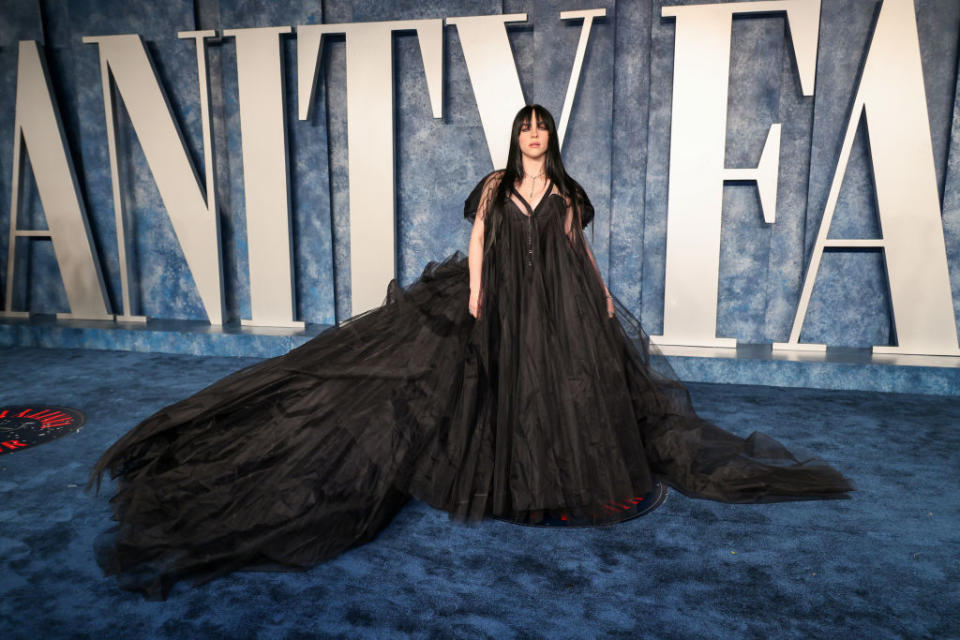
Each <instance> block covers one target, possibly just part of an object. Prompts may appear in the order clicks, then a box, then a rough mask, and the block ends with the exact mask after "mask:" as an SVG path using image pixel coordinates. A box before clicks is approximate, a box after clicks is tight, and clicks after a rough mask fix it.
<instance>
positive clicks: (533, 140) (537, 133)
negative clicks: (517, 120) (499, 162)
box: [517, 111, 550, 160]
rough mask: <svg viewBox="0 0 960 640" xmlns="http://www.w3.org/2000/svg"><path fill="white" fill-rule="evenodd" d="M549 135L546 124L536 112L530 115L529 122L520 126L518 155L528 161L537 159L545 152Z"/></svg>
mask: <svg viewBox="0 0 960 640" xmlns="http://www.w3.org/2000/svg"><path fill="white" fill-rule="evenodd" d="M549 138H550V133H549V132H548V131H547V124H546V123H545V122H543V121H542V120H540V118H539V117H538V116H537V112H536V111H532V112H531V113H530V120H529V121H527V122H524V123H523V124H522V125H520V137H519V139H518V140H517V142H518V143H519V144H520V153H522V154H523V155H525V156H526V157H528V158H530V159H534V160H535V159H538V158H541V157H542V156H543V154H545V153H546V152H547V142H548V141H549Z"/></svg>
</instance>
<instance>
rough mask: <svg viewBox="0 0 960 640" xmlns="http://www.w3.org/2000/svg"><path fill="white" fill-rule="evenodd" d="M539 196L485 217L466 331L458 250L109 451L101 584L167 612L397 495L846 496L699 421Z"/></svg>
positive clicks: (842, 483)
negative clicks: (663, 491)
mask: <svg viewBox="0 0 960 640" xmlns="http://www.w3.org/2000/svg"><path fill="white" fill-rule="evenodd" d="M483 184H484V182H481V184H480V185H478V187H477V189H475V190H474V193H473V194H471V199H472V200H471V199H468V206H467V208H468V211H469V210H471V209H470V208H471V207H473V210H475V208H476V201H477V198H478V194H479V193H480V192H479V191H478V190H480V189H481V186H482V185H483ZM548 193H549V195H547V196H546V197H544V198H543V199H542V200H541V201H540V202H539V204H537V206H536V207H535V208H534V207H530V205H529V204H528V203H527V202H525V201H523V200H522V198H519V196H518V195H515V197H511V198H510V199H509V200H508V201H507V202H506V203H505V206H503V207H502V209H501V211H500V213H501V214H502V215H500V216H498V217H491V218H490V224H489V225H488V226H495V229H492V230H491V235H492V236H493V237H495V238H496V240H495V242H494V243H493V246H491V247H490V248H489V250H488V251H486V252H485V257H484V262H483V282H484V283H485V284H484V298H483V306H482V311H481V314H480V318H479V319H474V318H473V316H471V315H470V314H469V312H468V305H467V300H468V297H469V293H470V291H469V267H468V260H467V258H466V257H465V256H464V255H463V254H461V253H460V252H457V253H455V254H453V255H451V256H449V257H448V258H446V259H444V260H442V261H439V262H431V263H430V264H428V265H427V266H426V268H425V269H424V271H423V274H422V275H421V276H420V278H419V279H418V280H416V281H415V282H414V283H413V284H411V285H410V286H408V287H406V288H402V287H400V286H399V285H398V284H397V282H396V281H393V282H391V283H390V284H389V287H388V291H387V296H386V300H385V302H384V304H383V305H382V306H381V307H379V308H376V309H374V310H371V311H368V312H366V313H363V314H360V315H358V316H356V317H354V318H352V319H350V320H349V321H347V322H345V323H343V324H341V325H339V326H336V327H333V328H331V329H329V330H327V331H325V332H323V333H322V334H320V335H319V336H317V337H316V338H314V339H313V340H311V341H310V342H308V343H306V344H304V345H303V346H301V347H299V348H296V349H293V350H292V351H290V352H289V353H287V354H285V355H283V356H280V357H277V358H273V359H270V360H266V361H263V362H260V363H257V364H255V365H253V366H251V367H248V368H246V369H243V370H241V371H238V372H236V373H234V374H232V375H230V376H227V377H226V378H223V379H222V380H219V381H218V382H215V383H214V384H212V385H210V386H209V387H207V388H205V389H203V390H202V391H200V392H198V393H196V394H195V395H193V396H191V397H189V398H186V399H184V400H182V401H180V402H178V403H176V404H174V405H171V406H169V407H167V408H165V409H163V410H161V411H159V412H158V413H156V414H155V415H153V416H150V417H149V418H147V419H146V420H144V421H143V422H142V423H140V424H139V425H138V426H137V427H136V428H134V429H133V430H131V431H130V432H128V433H127V434H126V435H125V436H123V437H122V438H121V439H120V440H119V441H118V442H117V443H116V444H115V445H113V446H112V447H111V448H110V449H109V450H108V451H107V452H106V453H104V455H103V456H102V458H101V459H100V460H99V462H98V463H97V465H96V467H95V469H94V472H93V473H94V477H95V478H97V479H99V477H100V474H102V473H103V472H105V471H109V472H110V473H111V474H112V475H113V476H114V477H116V478H117V479H118V482H117V489H116V494H115V496H114V497H113V499H112V502H113V506H114V516H115V519H116V520H118V522H119V524H118V527H117V529H116V531H115V532H114V533H113V535H112V536H111V537H110V538H109V543H108V544H105V545H102V546H101V549H100V553H99V558H98V560H99V561H100V562H101V564H102V566H103V567H104V569H105V570H106V571H107V572H109V573H116V574H118V577H119V578H120V581H121V585H122V586H125V587H127V588H131V589H137V590H140V591H142V592H144V593H145V594H146V595H148V596H150V597H165V596H166V594H167V592H168V590H169V588H170V587H171V585H172V584H173V583H174V582H175V581H177V580H179V579H181V578H185V577H191V578H194V579H195V580H196V581H197V582H203V581H206V580H208V579H211V578H214V577H216V576H219V575H222V574H224V573H228V572H230V571H234V570H237V569H241V568H247V569H249V568H305V567H309V566H312V565H314V564H316V563H317V562H320V561H323V560H325V559H329V558H331V557H333V556H335V555H337V554H339V553H341V552H343V551H344V550H346V549H348V548H350V547H353V546H355V545H358V544H361V543H363V542H366V541H369V540H371V539H372V538H373V537H375V536H376V535H377V533H378V532H379V531H380V530H381V529H382V528H383V527H384V526H385V525H386V524H387V523H388V522H389V521H390V519H391V518H392V517H393V516H394V514H395V513H396V512H397V510H398V509H400V508H401V507H402V506H403V504H404V503H405V502H406V500H407V499H408V498H409V497H411V496H413V497H415V498H417V499H419V500H422V501H424V502H427V503H428V504H430V505H432V506H434V507H436V508H438V509H442V510H444V511H447V512H449V513H450V514H451V516H452V517H454V518H457V519H461V520H477V519H481V518H485V517H499V518H506V519H509V520H513V521H517V522H531V521H535V520H536V518H537V517H539V514H543V513H557V512H562V513H564V514H569V516H570V517H572V518H576V519H577V520H578V521H579V522H587V523H591V524H610V523H613V522H617V521H618V520H620V519H622V518H623V517H624V516H623V515H622V514H621V512H620V511H618V510H616V509H613V510H611V509H604V508H603V506H604V505H605V504H609V503H611V502H613V503H616V502H618V501H620V502H622V501H624V500H627V499H629V498H630V497H632V496H642V495H644V494H646V493H648V492H650V491H651V488H652V487H653V484H654V481H655V480H654V479H655V478H660V479H662V480H664V481H665V482H667V483H668V484H669V485H670V486H671V487H673V488H675V489H677V490H679V491H681V492H682V493H684V494H686V495H689V496H693V497H700V498H709V499H713V500H721V501H727V502H766V501H773V500H790V499H809V498H834V497H845V496H846V494H847V492H848V491H850V490H851V489H852V486H851V485H850V483H849V482H848V481H847V480H846V479H845V478H844V477H843V476H842V475H841V474H840V473H839V472H838V471H836V470H835V469H833V468H832V467H830V466H829V465H827V464H825V463H823V462H821V461H819V460H816V459H810V460H803V461H801V460H798V459H796V458H795V457H794V456H793V455H792V454H791V453H790V452H789V451H788V450H787V449H785V448H784V447H783V446H782V445H780V444H779V443H777V442H776V441H775V440H773V439H771V438H769V437H767V436H764V435H762V434H759V433H754V434H752V435H751V436H749V437H748V438H746V439H743V438H740V437H738V436H735V435H733V434H731V433H728V432H727V431H725V430H723V429H720V428H719V427H717V426H715V425H713V424H711V423H709V422H707V421H705V420H703V419H701V418H699V417H698V416H697V415H696V413H695V412H694V411H693V408H692V406H691V403H690V399H689V396H688V394H687V391H686V389H685V387H684V386H683V385H682V384H681V383H680V382H679V381H677V380H676V378H675V376H674V375H673V374H672V372H671V371H670V368H669V365H668V364H667V363H666V361H665V359H664V358H663V357H661V356H658V355H656V354H655V353H653V351H652V350H651V348H650V346H649V341H648V339H647V336H646V335H645V334H644V332H643V329H642V328H641V326H640V323H639V322H638V321H637V320H636V318H634V317H633V316H632V315H631V314H630V312H629V311H628V310H627V309H626V308H624V307H623V306H622V305H620V304H619V303H618V302H617V303H616V315H615V317H613V318H610V317H608V314H607V310H606V305H605V298H604V293H603V288H602V283H601V282H600V280H599V278H598V277H597V274H596V271H595V269H594V267H593V265H592V263H591V261H590V256H589V255H588V253H587V249H586V248H585V243H584V242H583V239H582V237H583V236H582V233H581V224H586V222H588V221H589V220H588V219H585V220H581V221H580V224H576V225H574V229H573V230H572V231H571V225H570V211H571V208H570V207H569V206H568V205H569V203H568V202H565V200H564V198H563V197H562V196H561V195H560V194H558V193H557V192H556V191H555V190H552V191H551V192H548ZM588 202H589V201H587V203H588ZM591 212H592V210H591Z"/></svg>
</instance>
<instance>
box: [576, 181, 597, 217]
mask: <svg viewBox="0 0 960 640" xmlns="http://www.w3.org/2000/svg"><path fill="white" fill-rule="evenodd" d="M573 191H574V194H575V197H576V199H577V204H578V205H579V209H580V228H585V227H586V226H587V225H588V224H590V221H592V220H593V205H592V204H590V198H588V197H587V192H586V191H584V190H583V187H581V186H580V185H579V184H576V186H575V187H574V190H573Z"/></svg>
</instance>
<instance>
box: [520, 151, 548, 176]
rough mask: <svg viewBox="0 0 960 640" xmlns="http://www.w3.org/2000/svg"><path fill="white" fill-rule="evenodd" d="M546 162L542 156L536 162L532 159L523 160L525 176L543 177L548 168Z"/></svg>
mask: <svg viewBox="0 0 960 640" xmlns="http://www.w3.org/2000/svg"><path fill="white" fill-rule="evenodd" d="M544 160H545V159H544V158H543V157H542V156H541V157H540V158H538V159H536V160H534V159H532V158H523V175H524V176H530V177H533V176H539V175H541V174H542V173H543V171H544V168H545V166H546V162H545V161H544ZM522 177H523V176H522Z"/></svg>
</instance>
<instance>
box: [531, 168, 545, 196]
mask: <svg viewBox="0 0 960 640" xmlns="http://www.w3.org/2000/svg"><path fill="white" fill-rule="evenodd" d="M542 175H543V171H542V170H541V171H540V173H538V174H537V175H535V176H532V177H531V178H530V196H529V197H528V199H529V200H533V190H534V189H535V188H536V186H537V178H539V177H540V176H542Z"/></svg>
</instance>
